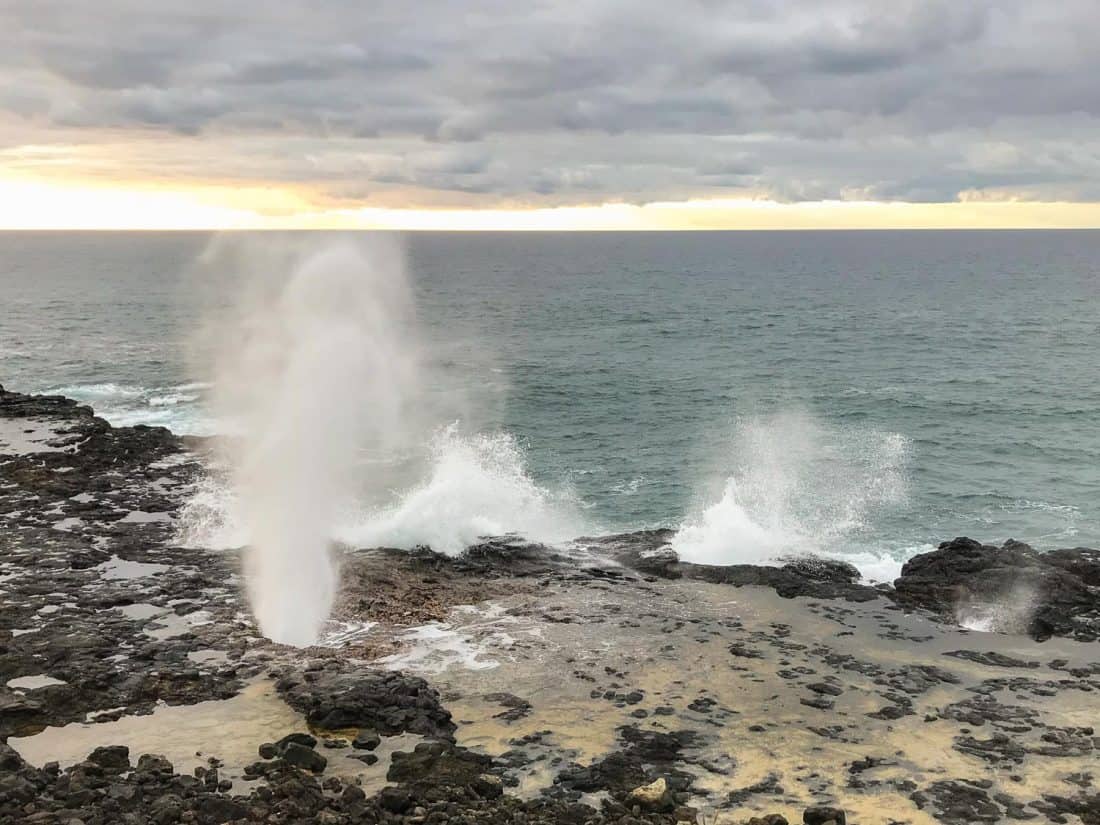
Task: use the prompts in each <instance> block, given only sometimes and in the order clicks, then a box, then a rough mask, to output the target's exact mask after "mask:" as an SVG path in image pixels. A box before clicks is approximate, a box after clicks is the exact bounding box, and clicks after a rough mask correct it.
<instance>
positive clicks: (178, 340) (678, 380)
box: [0, 231, 1100, 577]
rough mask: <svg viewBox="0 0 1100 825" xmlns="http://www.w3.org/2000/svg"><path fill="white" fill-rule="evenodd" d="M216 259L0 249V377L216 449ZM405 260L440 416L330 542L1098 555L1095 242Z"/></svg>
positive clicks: (887, 236) (649, 248) (820, 245)
mask: <svg viewBox="0 0 1100 825" xmlns="http://www.w3.org/2000/svg"><path fill="white" fill-rule="evenodd" d="M288 238H289V241H288ZM215 240H216V239H215V238H214V237H213V236H212V235H210V234H207V233H182V232H181V233H10V232H9V233H2V234H0V298H2V306H3V310H2V313H0V383H2V384H4V385H5V386H6V387H8V388H10V389H16V390H20V391H35V392H54V393H62V394H65V395H68V396H71V397H73V398H76V399H79V400H81V401H83V402H87V403H89V404H91V405H92V406H93V407H94V408H95V409H96V410H97V412H98V413H99V414H101V415H103V416H104V417H105V418H106V419H107V420H109V421H111V422H112V423H114V424H119V425H125V424H137V423H145V424H156V425H162V426H166V427H169V428H171V429H172V430H173V431H175V432H178V433H182V434H198V435H211V434H216V433H218V432H220V431H222V430H224V429H225V428H226V424H225V422H224V418H222V417H219V415H218V414H216V412H215V411H214V409H213V408H212V407H211V404H210V398H211V395H212V394H213V393H214V392H215V390H216V388H215V387H214V386H212V384H213V383H214V382H215V381H216V380H217V379H216V378H212V376H211V374H210V372H209V370H207V369H205V368H204V367H202V366H196V364H199V365H203V364H208V363H209V360H210V354H209V352H205V351H204V345H205V343H206V342H205V341H204V336H203V330H204V318H205V317H206V316H207V315H208V314H209V312H210V308H211V306H223V305H225V304H226V303H227V302H232V300H233V298H232V295H234V294H237V292H236V290H237V287H236V284H237V281H238V280H239V273H237V272H236V271H235V270H234V268H233V265H232V261H233V260H234V259H233V258H232V256H229V257H226V256H221V257H218V256H214V257H213V258H212V257H211V256H210V255H209V254H208V248H209V247H210V245H211V244H212V243H214V242H215ZM336 240H339V238H338V236H336V235H330V234H328V233H308V234H301V233H294V234H293V235H292V236H287V235H276V234H274V233H273V234H270V235H259V234H256V235H250V237H249V238H248V243H249V244H251V245H253V246H259V247H263V246H264V245H266V244H280V243H284V242H291V243H293V244H297V245H299V246H301V245H305V246H310V245H315V246H317V247H319V248H321V247H324V246H325V245H326V244H330V243H332V242H334V241H336ZM216 242H217V243H219V244H222V245H225V244H229V245H232V244H233V243H235V242H236V241H235V240H234V239H233V238H230V239H228V240H226V239H224V238H223V239H220V240H217V241H216ZM396 243H398V244H399V245H401V246H402V247H403V249H404V254H405V259H406V262H405V271H406V272H407V277H408V280H409V285H410V289H411V295H412V301H413V305H414V307H415V316H416V325H415V326H416V329H415V332H413V331H410V332H409V333H408V334H409V335H410V336H411V335H414V334H415V336H416V337H417V339H418V341H419V343H418V348H417V353H418V355H417V357H418V358H419V359H420V360H421V361H422V362H423V371H424V375H425V376H426V379H425V380H423V381H421V382H420V384H419V385H418V389H417V393H418V395H417V396H416V397H415V398H411V399H406V400H408V401H409V406H410V408H413V409H417V408H418V409H424V410H432V411H433V415H432V416H426V417H425V418H426V420H428V421H429V422H430V425H431V426H430V427H429V426H427V425H425V429H424V430H423V438H422V444H421V446H422V449H421V450H419V451H416V450H414V452H418V455H417V456H416V457H415V458H416V460H415V461H413V460H411V459H410V456H409V455H405V454H402V455H401V456H399V457H398V458H395V457H394V455H391V454H379V455H372V454H368V453H369V451H364V452H363V454H361V455H359V456H358V460H359V462H360V465H361V466H362V467H363V468H365V469H364V474H366V475H370V476H371V478H372V481H373V483H372V484H370V485H365V486H364V487H363V497H362V500H360V501H357V502H353V503H348V506H347V507H346V508H345V509H347V510H348V513H347V516H346V518H345V519H344V520H343V522H342V523H341V524H340V525H339V526H338V529H335V530H334V532H336V533H337V534H339V536H340V537H344V538H345V539H346V540H348V541H352V542H359V543H363V542H368V541H369V542H379V543H395V544H404V545H412V544H416V543H430V544H432V545H433V546H441V547H442V548H443V549H446V550H449V551H454V550H456V549H457V548H458V547H460V546H461V545H462V543H463V542H466V541H469V540H471V539H473V538H476V536H477V535H480V534H486V533H493V532H505V531H515V532H520V533H525V534H527V535H528V536H530V537H531V538H534V539H541V540H550V541H558V540H563V539H566V538H569V537H571V536H575V535H577V534H579V533H582V532H583V533H589V534H593V533H606V532H615V531H625V530H634V529H639V528H643V527H654V526H667V527H672V528H676V529H678V531H679V532H678V534H677V537H676V540H675V541H674V546H676V547H677V549H678V550H679V551H680V552H681V555H683V556H685V557H687V558H692V559H696V560H700V561H713V562H719V563H728V562H735V561H759V560H764V559H768V558H774V557H777V556H780V555H782V554H784V553H786V552H795V551H802V550H811V551H816V552H825V553H829V554H833V555H837V556H841V557H846V558H851V559H853V560H855V561H856V562H857V563H858V564H860V566H861V567H862V568H863V569H864V570H865V572H867V571H869V573H868V575H875V574H877V575H879V576H880V577H886V576H888V575H889V574H890V571H892V570H894V569H896V566H897V564H898V563H899V562H900V561H902V560H904V559H905V558H908V557H909V556H911V555H912V554H914V553H916V552H919V551H921V550H924V549H927V548H928V547H929V546H931V545H933V544H935V543H937V542H939V541H941V540H944V539H948V538H951V537H953V536H956V535H970V536H972V537H974V538H978V539H981V540H983V541H990V542H998V543H999V542H1001V541H1003V540H1005V539H1007V538H1010V537H1011V538H1016V539H1018V540H1021V541H1027V542H1029V543H1032V544H1034V545H1035V546H1037V547H1039V548H1043V549H1048V548H1054V547H1062V546H1075V545H1092V546H1097V545H1100V518H1098V517H1100V383H1098V381H1097V365H1098V364H1100V232H1095V231H1027V232H1011V231H949V232H939V231H914V232H894V231H875V232H831V231H830V232H699V233H695V232H686V233H572V234H568V233H468V234H463V233H411V234H407V235H403V236H401V237H399V238H397V239H396ZM211 261H213V263H211ZM227 261H228V262H229V263H227ZM196 262H201V263H199V264H197V263H196ZM220 266H224V269H219V268H218V267H220ZM269 274H270V277H271V278H279V277H282V275H281V273H279V272H276V271H272V272H270V273H269ZM251 277H256V273H255V272H253V273H252V275H251ZM260 277H261V278H262V277H265V273H262V272H261V273H260ZM196 353H199V354H198V355H196ZM306 382H307V383H308V378H307V379H306ZM302 391H303V392H313V391H314V390H313V389H311V388H308V387H303V389H302ZM326 391H327V393H328V394H329V395H331V396H333V397H332V398H331V403H332V404H341V403H344V402H345V400H346V399H345V396H344V393H343V392H342V391H341V390H340V389H339V388H335V389H334V388H333V387H332V386H331V385H330V386H328V388H327V390H326ZM402 391H403V392H405V393H406V394H408V392H409V390H408V387H405V388H404V389H403V390H402ZM372 393H373V395H371V396H370V397H369V398H370V399H374V400H377V399H378V398H380V397H383V396H385V394H386V391H385V390H384V389H382V388H379V387H372ZM352 397H354V396H352ZM325 400H327V397H326V399H325ZM437 413H438V414H437ZM375 414H376V410H375V406H374V404H373V403H371V401H368V402H366V403H364V405H363V409H362V410H361V416H362V417H363V418H371V417H372V416H374V415H375ZM356 449H363V448H361V445H359V446H356ZM401 449H402V450H406V452H407V451H408V445H407V444H404V445H403V446H402V447H401ZM221 496H230V497H231V494H229V493H228V492H227V491H226V490H223V489H222V488H220V487H218V486H217V484H213V485H212V486H210V487H207V488H205V489H203V490H200V491H197V492H196V500H197V501H199V500H200V499H201V503H202V506H203V507H206V508H207V509H209V508H210V506H213V507H214V509H215V510H216V509H217V507H218V506H220V505H216V504H215V505H211V501H213V500H217V499H219V497H221ZM200 509H201V508H200ZM223 516H224V514H223Z"/></svg>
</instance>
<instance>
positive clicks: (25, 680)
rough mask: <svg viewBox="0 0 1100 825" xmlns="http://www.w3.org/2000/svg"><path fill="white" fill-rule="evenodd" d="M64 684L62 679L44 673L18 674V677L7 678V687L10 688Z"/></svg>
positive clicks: (37, 687) (33, 687)
mask: <svg viewBox="0 0 1100 825" xmlns="http://www.w3.org/2000/svg"><path fill="white" fill-rule="evenodd" d="M64 684H65V682H64V681H63V680H61V679H55V678H54V677H52V676H46V675H45V674H41V675H38V676H20V677H19V678H18V679H9V680H8V687H10V688H11V689H12V690H38V689H39V688H44V687H49V686H50V685H64Z"/></svg>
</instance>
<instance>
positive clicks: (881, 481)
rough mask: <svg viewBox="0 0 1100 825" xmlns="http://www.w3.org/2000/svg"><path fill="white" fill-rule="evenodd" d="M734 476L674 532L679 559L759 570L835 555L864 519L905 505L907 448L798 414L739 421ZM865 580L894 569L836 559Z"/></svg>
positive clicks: (862, 557) (890, 438)
mask: <svg viewBox="0 0 1100 825" xmlns="http://www.w3.org/2000/svg"><path fill="white" fill-rule="evenodd" d="M733 455H734V457H735V460H736V466H735V469H734V471H733V472H732V473H731V474H729V475H728V476H727V477H726V479H725V480H724V482H723V484H722V487H721V491H720V493H719V495H718V497H717V500H716V501H712V502H711V503H709V504H708V505H706V506H704V507H702V508H701V509H700V510H699V511H698V512H697V514H696V515H695V516H694V517H693V518H689V519H688V520H686V521H685V522H684V524H683V526H682V527H681V528H680V530H679V532H677V534H676V536H675V537H674V539H673V542H672V546H673V548H674V549H675V550H676V552H677V553H678V554H679V555H680V557H681V558H683V559H684V560H686V561H692V562H697V563H702V564H738V563H756V564H767V563H769V562H773V561H775V560H776V559H778V558H780V557H783V556H787V555H792V554H801V553H821V554H824V555H839V554H838V551H841V553H843V551H844V550H846V549H847V548H845V547H844V546H843V543H844V542H845V540H846V539H848V538H849V537H851V536H853V535H855V534H858V533H859V532H861V531H863V530H865V529H866V528H867V526H868V523H869V521H870V519H871V517H872V516H873V515H874V513H875V512H876V511H877V510H879V509H881V508H884V507H887V506H889V505H892V504H896V503H898V502H900V501H902V500H903V499H904V497H905V465H906V460H907V455H908V442H907V441H906V439H905V438H903V437H902V436H900V435H897V434H894V433H879V432H874V431H867V430H863V429H844V428H829V427H826V426H824V425H822V424H820V423H819V422H817V421H815V420H814V419H813V418H811V417H810V416H808V415H806V414H804V413H790V412H788V413H781V414H778V415H774V416H770V417H767V418H755V419H750V420H746V421H744V422H742V424H741V426H740V427H739V430H738V434H737V437H736V439H735V442H734V450H733ZM841 557H842V558H844V559H846V560H848V561H852V562H853V563H855V564H856V565H857V566H858V567H860V569H861V570H863V571H864V573H865V575H869V570H871V569H873V570H875V572H876V574H877V575H875V577H876V578H878V577H879V576H883V577H886V576H888V575H889V572H892V571H891V569H892V568H893V567H894V566H895V564H896V563H893V562H892V561H889V562H888V563H886V564H883V563H882V562H883V560H882V559H880V558H878V557H877V556H875V555H873V554H869V553H867V554H851V553H843V555H841Z"/></svg>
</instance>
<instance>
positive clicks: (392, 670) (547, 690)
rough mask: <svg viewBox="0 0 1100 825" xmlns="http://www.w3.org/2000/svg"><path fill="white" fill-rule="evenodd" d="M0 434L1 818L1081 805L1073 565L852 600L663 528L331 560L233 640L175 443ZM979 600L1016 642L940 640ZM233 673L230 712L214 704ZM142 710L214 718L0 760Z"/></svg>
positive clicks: (1090, 698) (913, 816) (895, 816)
mask: <svg viewBox="0 0 1100 825" xmlns="http://www.w3.org/2000/svg"><path fill="white" fill-rule="evenodd" d="M0 422H3V425H4V429H2V430H0V441H3V434H5V433H6V434H8V439H7V441H3V444H4V445H7V446H3V445H0V523H2V527H3V529H0V565H2V567H0V598H2V599H3V611H0V822H2V823H7V822H12V823H17V822H18V823H23V822H29V823H36V822H39V823H69V822H72V821H74V820H76V821H80V822H82V823H84V825H98V823H121V822H125V823H129V822H133V823H147V822H152V823H175V822H196V823H225V822H322V823H353V822H356V823H357V822H410V823H412V822H416V823H462V822H466V823H498V822H501V823H504V822H514V823H551V822H554V823H558V822H563V823H577V825H582V823H612V822H616V823H624V824H625V823H672V822H676V821H697V818H698V817H699V816H703V817H705V821H706V822H707V823H708V825H709V823H712V822H719V823H726V822H728V823H734V822H736V823H740V822H757V823H767V824H768V825H776V823H780V822H784V821H789V822H799V821H802V822H821V823H825V822H830V821H831V822H913V823H920V822H932V821H940V822H949V823H950V822H998V821H1002V820H1005V821H1008V820H1036V821H1051V822H1083V823H1090V822H1100V793H1097V790H1096V785H1095V783H1096V782H1097V776H1100V770H1097V768H1096V765H1097V764H1098V760H1100V736H1098V735H1097V733H1096V730H1095V729H1094V728H1093V723H1094V722H1095V719H1096V718H1097V711H1098V709H1100V650H1098V649H1097V648H1096V647H1095V644H1096V641H1095V640H1096V638H1097V634H1096V628H1097V624H1096V621H1097V613H1096V611H1097V605H1098V599H1097V590H1096V588H1097V587H1098V581H1100V561H1098V554H1097V553H1096V551H1092V550H1087V549H1082V548H1077V549H1071V550H1064V551H1056V552H1054V553H1046V554H1040V553H1037V552H1035V551H1034V550H1033V549H1031V548H1029V547H1027V546H1026V545H1021V544H1019V543H1015V542H1009V543H1007V544H1006V545H1005V546H1003V547H993V546H990V545H982V544H979V543H977V542H971V541H970V540H965V539H957V540H955V541H954V542H947V543H945V544H944V545H943V546H941V547H940V549H939V550H937V551H934V552H933V553H930V554H925V556H921V557H916V558H915V559H913V560H911V561H910V563H909V564H907V565H906V568H905V570H903V574H902V576H901V577H900V578H899V579H898V580H897V582H896V584H895V586H894V587H889V586H881V585H880V586H874V587H872V586H869V585H867V584H866V583H864V582H862V581H861V580H860V579H859V575H858V572H857V571H855V570H854V568H851V566H850V565H847V564H845V563H843V562H837V561H831V560H826V559H791V560H788V561H787V562H785V563H784V564H782V565H780V566H777V567H756V566H749V565H743V566H734V567H709V566H701V565H690V564H685V563H683V562H681V561H680V560H679V559H677V558H676V556H675V553H673V552H672V551H671V550H670V549H669V548H668V542H669V539H670V538H671V533H670V532H669V531H664V530H651V531H643V532H639V533H632V534H623V535H618V536H610V537H601V538H595V539H583V540H578V542H577V546H576V547H575V548H572V549H569V550H568V551H566V550H562V549H554V548H548V547H543V546H540V545H533V544H529V543H526V542H523V541H522V540H521V539H518V538H516V537H500V538H495V539H487V540H485V541H483V542H482V543H480V544H478V545H476V546H475V547H472V548H470V550H469V551H468V552H467V553H466V554H465V555H463V556H461V557H459V558H449V557H446V556H442V555H439V554H436V553H432V552H431V551H430V550H428V549H426V548H424V549H420V550H417V551H413V552H404V551H395V550H386V549H375V550H369V551H356V550H352V549H350V548H343V549H341V550H340V551H339V552H340V569H341V584H342V590H341V592H340V594H339V595H338V598H337V606H336V611H335V615H334V619H333V622H332V623H331V626H330V627H329V628H328V629H327V630H326V637H325V638H324V639H322V642H321V644H319V645H318V646H317V647H315V648H312V649H309V650H307V651H297V650H291V649H287V648H282V647H280V646H277V645H273V644H271V643H269V642H267V641H265V640H263V639H262V638H261V637H260V635H259V633H258V632H257V630H256V628H255V627H254V626H253V624H252V622H251V620H250V618H249V614H248V610H247V605H246V604H245V603H244V601H243V599H242V595H241V588H240V570H239V568H240V562H239V553H237V552H228V551H210V550H206V549H201V548H193V547H186V546H181V541H180V538H179V536H178V535H177V529H176V528H177V520H178V517H179V515H180V512H181V508H182V507H183V505H184V503H185V502H186V500H187V498H188V496H189V494H190V492H191V490H192V489H193V485H194V484H195V483H196V482H197V481H198V480H199V479H200V478H201V476H202V474H203V473H204V472H205V463H204V461H203V457H202V455H201V450H202V445H201V444H199V443H196V442H185V441H183V440H181V439H178V438H176V437H175V436H173V435H172V434H171V433H170V432H168V431H167V430H163V429H159V428H145V427H135V428H113V427H110V426H109V425H107V424H106V423H105V422H103V421H101V420H100V419H98V418H96V417H95V416H94V415H93V413H92V412H91V411H90V410H88V409H87V408H84V407H80V406H78V405H76V404H74V403H73V402H70V401H68V400H66V399H60V398H42V397H37V396H23V395H19V394H17V393H7V392H2V391H0ZM16 436H18V438H17V437H16ZM5 450H8V452H5ZM1006 594H1007V595H1006ZM1021 594H1024V595H1027V596H1028V598H1027V599H1023V598H1022V597H1021ZM1006 604H1007V605H1009V606H1015V605H1021V604H1024V605H1026V608H1027V609H1026V610H1017V611H1015V612H1013V611H1012V610H1009V611H1007V613H1005V612H1004V611H1002V613H1005V615H996V616H993V617H992V618H993V619H997V620H1003V621H1005V622H1008V623H1009V625H1011V624H1012V623H1013V622H1016V623H1017V625H1018V626H1014V627H1015V629H1018V630H1020V631H1021V632H1022V633H1023V634H1026V635H1019V636H1013V635H999V634H995V633H974V632H969V633H968V632H966V631H960V630H958V629H956V627H955V623H956V622H957V621H959V620H960V617H962V618H966V617H969V618H971V619H974V620H975V621H977V620H979V619H981V620H984V619H985V618H988V617H987V616H986V614H983V613H982V612H981V611H982V610H986V609H987V608H989V607H990V606H991V605H1006ZM460 605H472V606H473V607H468V608H461V607H456V606H460ZM968 611H969V612H968ZM1002 629H1012V627H1008V626H1006V627H1005V628H1002ZM1029 637H1030V638H1029ZM1032 639H1035V640H1038V639H1046V640H1047V641H1045V642H1044V643H1042V644H1039V643H1037V642H1036V641H1032ZM264 685H268V686H270V699H269V700H266V701H268V702H270V703H274V704H273V705H263V708H264V709H265V710H264V711H263V713H262V714H261V713H259V711H257V714H258V721H256V722H254V723H253V722H249V725H252V726H251V727H234V725H235V720H234V714H235V713H236V711H232V712H228V711H227V712H226V713H224V714H223V715H218V712H217V708H219V707H220V706H221V705H223V704H225V705H226V706H227V707H229V705H230V703H232V702H237V703H239V704H235V705H232V707H233V708H239V709H240V712H241V713H242V714H243V715H245V716H247V715H248V713H249V712H250V709H252V708H254V707H259V706H255V705H254V704H250V703H252V702H253V700H252V699H250V698H248V697H249V696H251V695H252V693H250V691H254V689H255V688H256V686H261V687H262V686H264ZM276 706H277V708H276V710H272V709H271V708H272V707H276ZM165 708H168V709H173V708H175V709H180V708H182V709H188V708H195V713H196V714H200V709H202V708H206V709H208V710H204V711H201V713H207V714H210V715H211V718H212V719H214V720H216V722H217V724H211V725H210V726H208V727H205V728H204V727H201V726H200V727H198V728H196V730H198V731H200V733H201V732H203V731H206V733H203V735H204V736H206V737H207V738H206V739H205V740H203V741H202V742H201V743H199V745H198V746H197V747H195V748H191V749H190V753H185V754H183V755H184V756H188V757H191V756H193V754H194V753H195V752H196V751H201V753H202V756H201V757H194V759H199V760H200V762H201V764H200V766H198V767H193V766H192V762H193V761H194V759H192V760H191V762H189V763H188V764H186V765H185V764H184V761H186V760H181V758H180V757H179V756H176V755H173V756H172V758H171V759H169V758H167V757H166V756H165V755H163V753H158V751H157V750H154V749H150V750H136V749H135V748H134V747H133V746H130V747H127V746H126V745H124V744H122V743H121V742H122V741H123V740H117V741H112V740H110V739H109V738H103V739H99V740H97V742H96V744H95V745H94V746H88V747H85V748H84V749H83V750H80V751H79V752H76V751H74V750H73V748H67V747H66V746H65V742H66V741H67V739H69V738H71V737H66V736H64V735H59V736H57V737H55V738H53V739H51V740H50V741H52V742H55V743H57V744H56V747H57V749H58V750H57V752H56V753H46V752H43V751H34V749H33V748H32V747H31V743H33V742H35V741H37V739H36V734H38V732H39V731H43V730H44V729H47V728H48V729H49V731H55V730H57V726H62V725H66V724H74V723H75V725H74V727H80V728H82V729H84V728H85V727H90V728H91V729H92V735H94V733H95V730H96V729H99V728H102V729H103V730H104V731H115V730H118V731H124V730H129V729H130V728H125V727H119V728H117V729H116V728H115V727H113V725H115V724H116V723H115V722H114V721H112V720H118V724H123V723H126V724H129V725H132V724H138V723H140V721H141V720H142V719H148V720H149V725H150V727H149V730H150V731H152V732H153V734H154V735H153V736H152V737H147V738H152V739H154V740H155V739H156V737H157V736H160V737H162V738H163V739H164V740H165V741H166V742H167V743H168V744H170V745H171V746H172V747H176V746H177V743H176V742H175V741H174V740H176V739H178V738H180V737H183V736H185V734H187V733H188V732H187V731H186V730H183V729H181V728H178V727H175V728H171V729H159V728H157V727H156V724H157V722H156V720H157V719H158V718H159V717H158V714H161V713H163V712H164V709H165ZM150 714H151V715H150ZM265 714H266V715H265ZM173 718H178V719H179V720H180V723H181V724H184V723H186V721H187V719H188V718H190V717H188V716H180V717H173ZM242 724H244V723H243V722H242ZM245 730H246V731H248V733H235V731H245ZM307 731H308V732H307ZM109 735H110V734H108V733H105V734H104V737H107V736H109ZM233 736H246V737H247V736H253V737H254V738H253V739H250V740H248V741H247V742H246V743H245V745H246V747H245V748H244V750H245V751H247V757H246V758H244V757H242V758H241V759H239V760H238V761H240V762H242V763H243V764H242V765H236V764H235V763H234V761H233V759H234V758H236V757H233V756H232V754H230V753H229V752H228V751H227V747H226V742H225V740H226V738H227V737H233ZM74 741H80V742H85V741H91V740H90V739H88V738H87V732H86V731H85V733H84V734H82V737H81V738H79V739H74ZM20 749H23V750H20ZM182 750H184V748H178V749H177V751H173V753H178V752H179V751H182ZM32 751H33V752H35V753H36V754H41V755H40V756H39V757H38V758H36V760H34V761H33V764H32V763H31V762H30V761H29V760H27V759H25V758H24V756H23V755H22V753H24V752H27V753H29V752H32Z"/></svg>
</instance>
